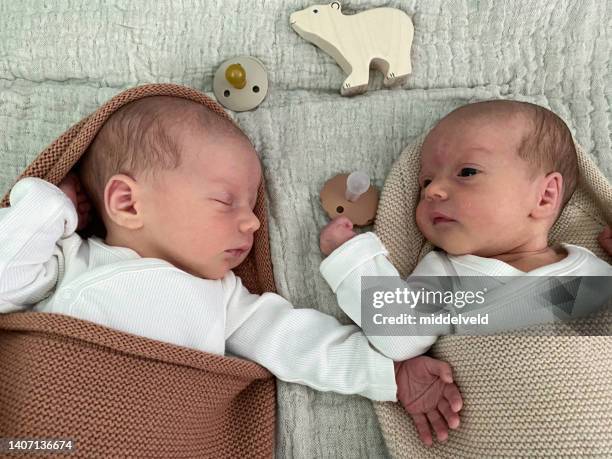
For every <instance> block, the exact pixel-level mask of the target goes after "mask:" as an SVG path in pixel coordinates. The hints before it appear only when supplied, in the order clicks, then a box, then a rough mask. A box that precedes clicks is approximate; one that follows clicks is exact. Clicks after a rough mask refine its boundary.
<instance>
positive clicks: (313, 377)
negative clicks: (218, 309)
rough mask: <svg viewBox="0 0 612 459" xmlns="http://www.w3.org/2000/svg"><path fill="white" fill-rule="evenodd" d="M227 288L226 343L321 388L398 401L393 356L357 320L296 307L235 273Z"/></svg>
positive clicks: (279, 373) (282, 374)
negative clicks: (254, 289)
mask: <svg viewBox="0 0 612 459" xmlns="http://www.w3.org/2000/svg"><path fill="white" fill-rule="evenodd" d="M223 282H224V286H225V287H226V289H227V291H228V292H229V295H228V301H227V320H226V333H227V336H226V338H227V341H226V349H227V350H228V351H229V352H231V353H233V354H235V355H239V356H241V357H244V358H247V359H250V360H253V361H255V362H257V363H259V364H260V365H262V366H264V367H266V368H267V369H268V370H270V372H272V373H273V374H274V375H275V376H276V377H277V378H279V379H281V380H283V381H287V382H294V383H299V384H304V385H306V386H309V387H312V388H313V389H316V390H319V391H334V392H338V393H341V394H359V395H362V396H364V397H367V398H369V399H372V400H380V401H395V400H396V395H397V386H396V384H395V372H394V368H393V362H392V361H391V360H390V359H388V358H386V357H384V356H382V355H381V354H380V353H378V352H377V351H376V350H374V349H373V348H372V347H371V346H370V343H368V340H367V338H366V337H365V335H364V334H363V333H362V332H361V330H359V328H357V327H355V326H353V325H342V324H341V323H340V322H338V321H337V320H336V319H335V318H334V317H332V316H328V315H326V314H323V313H321V312H319V311H316V310H314V309H294V308H293V306H292V305H291V304H290V303H289V302H288V301H287V300H285V299H284V298H282V297H281V296H279V295H276V294H274V293H265V294H263V295H261V296H259V295H253V294H251V293H249V292H248V291H247V290H246V288H245V287H244V286H243V285H242V283H241V281H240V279H239V278H237V277H236V276H233V275H231V276H229V275H228V276H226V278H225V279H224V281H223Z"/></svg>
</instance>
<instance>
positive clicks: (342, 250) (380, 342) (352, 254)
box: [320, 233, 452, 361]
mask: <svg viewBox="0 0 612 459" xmlns="http://www.w3.org/2000/svg"><path fill="white" fill-rule="evenodd" d="M387 254H388V252H387V251H386V249H385V248H384V246H383V245H382V243H381V242H380V240H379V239H378V237H376V235H375V234H374V233H364V234H360V235H359V236H356V237H353V238H351V239H350V240H349V241H348V242H345V243H344V244H342V246H340V247H338V248H337V249H336V250H334V252H333V253H332V254H331V255H330V256H329V257H328V258H326V259H325V260H324V261H323V262H322V263H321V268H320V269H321V274H322V275H323V277H324V278H325V280H326V281H327V283H328V284H329V285H330V287H331V289H332V290H333V291H334V293H336V296H337V299H338V305H339V306H340V308H341V309H342V310H343V311H344V312H345V313H346V314H347V315H348V316H349V317H350V318H351V319H352V320H353V321H354V322H355V323H356V324H357V325H359V326H361V289H362V286H361V278H362V276H377V277H378V276H380V277H394V278H397V279H399V277H400V276H399V273H398V271H397V269H396V268H395V266H393V264H392V263H391V262H390V261H389V260H388V259H387V257H386V255H387ZM401 282H402V283H403V284H406V283H405V282H404V281H401ZM372 287H373V286H372ZM406 288H410V286H409V285H408V284H406ZM381 290H384V286H381ZM403 328H404V330H405V333H404V335H402V336H374V335H372V336H368V339H369V340H370V342H371V343H372V345H374V347H376V349H378V350H379V351H380V352H382V353H383V354H384V355H386V356H388V357H391V358H392V359H393V360H396V361H399V360H406V359H410V358H412V357H415V356H417V355H421V354H423V353H424V352H426V351H427V350H428V349H429V348H430V347H431V345H432V344H433V343H435V341H436V339H437V337H438V336H441V335H446V334H450V333H451V332H452V330H451V327H450V326H449V325H445V324H440V325H427V330H426V331H425V327H423V326H422V325H420V323H419V321H417V322H416V323H415V324H412V325H411V324H405V326H404V327H403ZM432 332H435V335H431V333H432Z"/></svg>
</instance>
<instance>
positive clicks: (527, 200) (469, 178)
mask: <svg viewBox="0 0 612 459" xmlns="http://www.w3.org/2000/svg"><path fill="white" fill-rule="evenodd" d="M526 129H527V125H526V122H525V121H524V120H523V119H521V118H519V117H513V118H508V119H506V120H504V121H503V122H501V121H500V120H494V119H486V118H482V117H479V118H473V117H472V118H470V119H453V118H452V117H450V118H447V119H445V120H442V122H440V123H439V124H438V125H437V126H436V127H435V128H434V130H432V132H431V133H430V134H429V135H428V136H427V138H426V139H425V142H424V144H423V148H422V157H421V171H420V174H419V185H420V186H421V196H420V201H419V204H418V206H417V210H416V220H417V225H418V227H419V229H420V230H421V232H422V233H423V234H424V235H425V237H426V238H427V239H428V240H429V241H430V242H432V243H433V244H434V245H436V246H438V247H440V248H441V249H443V250H445V251H446V252H448V253H450V254H452V255H464V254H473V255H478V256H482V257H491V256H494V255H498V254H500V253H505V252H506V251H508V250H510V249H512V248H514V247H517V246H518V245H520V244H522V243H524V242H525V241H526V240H528V239H529V238H530V237H532V236H533V235H532V234H530V231H531V232H532V230H531V227H530V226H529V225H528V223H529V214H530V212H531V210H532V208H533V207H534V205H535V204H536V202H537V195H538V193H537V189H536V181H535V180H534V179H533V176H532V175H531V172H532V171H531V170H530V166H529V164H528V163H527V161H525V160H523V159H521V158H520V157H519V156H518V149H519V146H520V143H521V140H522V138H523V133H524V132H525V130H526Z"/></svg>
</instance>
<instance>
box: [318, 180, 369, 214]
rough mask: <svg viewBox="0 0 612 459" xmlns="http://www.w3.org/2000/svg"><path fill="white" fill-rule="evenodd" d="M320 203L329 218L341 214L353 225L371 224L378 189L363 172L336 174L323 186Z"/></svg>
mask: <svg viewBox="0 0 612 459" xmlns="http://www.w3.org/2000/svg"><path fill="white" fill-rule="evenodd" d="M321 205H322V206H323V209H325V212H327V215H329V217H330V218H331V219H334V218H336V217H339V216H341V215H343V216H345V217H347V218H348V219H349V220H350V221H351V222H353V224H354V225H355V226H367V225H371V224H372V223H373V222H374V217H375V216H376V209H377V208H378V190H377V189H376V188H375V187H374V186H371V185H370V177H368V175H367V174H366V173H364V172H361V171H356V172H353V173H352V174H350V175H349V174H340V175H336V176H335V177H333V178H332V179H330V180H328V181H327V182H326V183H325V185H324V186H323V189H322V190H321Z"/></svg>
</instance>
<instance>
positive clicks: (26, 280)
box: [0, 177, 78, 312]
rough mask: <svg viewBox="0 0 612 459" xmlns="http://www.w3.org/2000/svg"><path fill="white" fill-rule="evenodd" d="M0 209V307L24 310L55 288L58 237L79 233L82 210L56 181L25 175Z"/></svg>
mask: <svg viewBox="0 0 612 459" xmlns="http://www.w3.org/2000/svg"><path fill="white" fill-rule="evenodd" d="M9 198H10V207H7V208H4V209H0V312H11V311H17V310H20V309H25V308H27V307H29V306H32V305H34V304H35V303H37V302H39V301H41V300H42V299H44V298H45V297H46V296H48V295H49V293H50V292H51V291H52V290H53V289H54V288H55V285H56V283H57V281H58V278H59V276H60V274H61V272H60V271H61V269H62V267H63V255H62V251H61V250H60V249H59V248H58V246H57V244H56V243H57V241H58V240H60V239H61V238H62V237H67V236H69V235H70V234H72V233H74V231H75V230H76V226H77V220H78V217H77V213H76V209H75V208H74V205H73V204H72V202H71V201H70V199H68V197H67V196H66V195H65V194H64V193H63V192H62V191H61V190H60V189H59V188H57V187H56V186H55V185H52V184H51V183H48V182H46V181H44V180H41V179H39V178H33V177H28V178H24V179H21V180H20V181H19V182H18V183H17V184H15V186H14V187H13V189H12V190H11V194H10V196H9Z"/></svg>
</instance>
